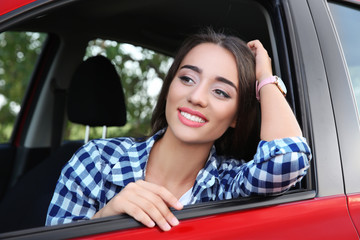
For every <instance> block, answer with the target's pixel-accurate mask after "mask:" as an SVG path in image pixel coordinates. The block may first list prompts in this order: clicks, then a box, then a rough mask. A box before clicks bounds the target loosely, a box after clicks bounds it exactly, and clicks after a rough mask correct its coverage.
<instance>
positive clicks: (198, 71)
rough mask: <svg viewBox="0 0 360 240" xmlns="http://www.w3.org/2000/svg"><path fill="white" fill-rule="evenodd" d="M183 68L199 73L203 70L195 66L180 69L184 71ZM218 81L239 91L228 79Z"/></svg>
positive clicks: (220, 78)
mask: <svg viewBox="0 0 360 240" xmlns="http://www.w3.org/2000/svg"><path fill="white" fill-rule="evenodd" d="M183 68H187V69H191V70H193V71H195V72H197V73H202V69H201V68H199V67H196V66H193V65H184V66H182V67H180V69H183ZM216 80H217V81H219V82H223V83H225V84H228V85H230V86H231V87H233V88H235V90H236V91H237V87H236V86H235V84H234V83H233V82H232V81H230V80H228V79H226V78H224V77H216Z"/></svg>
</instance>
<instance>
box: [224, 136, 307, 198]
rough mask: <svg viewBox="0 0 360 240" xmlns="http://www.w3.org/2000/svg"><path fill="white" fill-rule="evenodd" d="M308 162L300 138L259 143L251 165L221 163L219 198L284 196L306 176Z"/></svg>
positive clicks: (304, 141) (249, 163)
mask: <svg viewBox="0 0 360 240" xmlns="http://www.w3.org/2000/svg"><path fill="white" fill-rule="evenodd" d="M310 159H311V151H310V148H309V146H308V145H307V143H306V140H305V138H303V137H291V138H284V139H276V140H273V141H269V142H266V141H260V143H259V145H258V148H257V152H256V154H255V156H254V159H253V160H252V161H250V162H247V163H244V164H242V165H241V164H239V163H238V162H237V161H235V160H229V161H225V162H223V163H222V165H221V167H220V170H219V172H220V173H221V184H220V186H219V188H218V197H219V198H220V199H230V198H234V197H239V196H242V197H246V196H251V195H273V194H278V193H283V192H285V191H287V190H288V189H290V188H291V187H292V186H294V185H295V184H296V183H297V182H299V181H300V180H301V179H302V178H303V177H304V176H305V175H306V173H307V170H308V168H309V166H310V164H309V161H310Z"/></svg>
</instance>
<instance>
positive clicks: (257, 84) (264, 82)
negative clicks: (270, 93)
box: [255, 76, 276, 101]
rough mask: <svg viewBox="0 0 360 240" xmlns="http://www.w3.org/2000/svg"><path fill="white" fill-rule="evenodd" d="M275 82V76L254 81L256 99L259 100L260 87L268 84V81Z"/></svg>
mask: <svg viewBox="0 0 360 240" xmlns="http://www.w3.org/2000/svg"><path fill="white" fill-rule="evenodd" d="M275 82H276V76H271V77H268V78H265V79H264V80H262V81H261V82H260V83H259V81H256V88H255V90H256V99H257V100H258V101H260V89H261V88H262V87H263V86H265V85H267V84H270V83H275Z"/></svg>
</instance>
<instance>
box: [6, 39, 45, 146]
mask: <svg viewBox="0 0 360 240" xmlns="http://www.w3.org/2000/svg"><path fill="white" fill-rule="evenodd" d="M45 38H46V34H39V33H31V32H4V33H1V34H0V142H7V141H8V140H9V138H10V136H11V132H12V129H13V125H14V122H15V119H16V117H17V115H18V113H19V111H20V106H21V102H22V99H23V97H24V95H25V90H26V87H27V85H28V82H29V79H30V77H31V74H32V71H33V68H34V63H35V62H36V59H37V57H38V55H39V53H40V51H41V46H42V43H43V42H44V40H45Z"/></svg>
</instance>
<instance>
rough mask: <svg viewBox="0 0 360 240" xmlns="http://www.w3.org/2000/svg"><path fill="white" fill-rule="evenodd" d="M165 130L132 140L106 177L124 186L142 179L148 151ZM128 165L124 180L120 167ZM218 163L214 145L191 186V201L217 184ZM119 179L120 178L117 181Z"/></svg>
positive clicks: (197, 198)
mask: <svg viewBox="0 0 360 240" xmlns="http://www.w3.org/2000/svg"><path fill="white" fill-rule="evenodd" d="M165 130H166V128H164V129H161V130H160V131H158V132H157V133H156V134H154V135H153V136H151V137H149V138H148V139H147V140H146V141H144V142H136V141H134V143H133V144H132V145H131V146H130V147H129V149H128V151H127V154H124V156H122V157H121V159H119V161H118V162H117V163H116V164H115V165H114V166H113V167H112V169H111V172H110V174H109V175H108V178H107V179H108V180H110V181H111V182H113V183H114V184H115V185H118V186H125V185H126V184H127V182H131V181H132V182H135V181H137V180H144V179H145V170H146V164H147V161H148V159H149V154H150V151H151V149H152V147H153V145H154V143H155V142H156V141H157V140H158V139H160V138H161V137H162V136H163V134H164V133H165ZM128 165H129V166H130V167H132V168H133V171H132V172H131V173H130V174H132V176H131V178H129V179H128V180H127V181H126V182H124V181H123V179H124V176H123V170H122V168H124V166H128ZM219 165H220V160H219V159H218V157H217V154H216V148H215V146H212V148H211V150H210V153H209V157H208V159H207V161H206V164H205V166H204V168H202V169H201V170H200V171H199V173H198V175H197V177H196V180H195V183H194V186H193V194H192V195H193V196H192V200H191V201H192V202H193V201H198V200H199V199H200V198H201V196H202V195H204V194H205V193H204V190H206V189H209V188H212V187H213V186H214V185H215V186H217V185H218V184H215V183H216V182H217V183H218V182H219V172H218V167H219ZM135 166H137V167H135ZM135 169H137V170H135ZM128 174H129V173H128ZM119 179H121V180H120V181H119Z"/></svg>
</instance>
